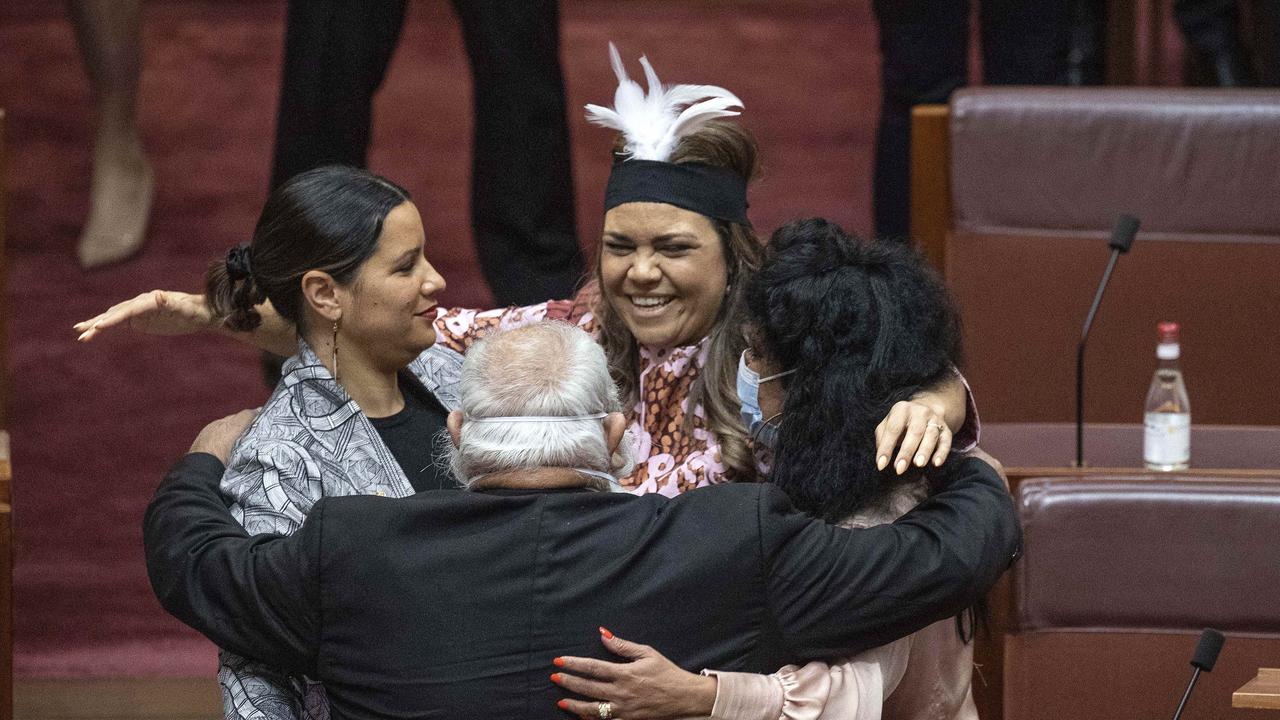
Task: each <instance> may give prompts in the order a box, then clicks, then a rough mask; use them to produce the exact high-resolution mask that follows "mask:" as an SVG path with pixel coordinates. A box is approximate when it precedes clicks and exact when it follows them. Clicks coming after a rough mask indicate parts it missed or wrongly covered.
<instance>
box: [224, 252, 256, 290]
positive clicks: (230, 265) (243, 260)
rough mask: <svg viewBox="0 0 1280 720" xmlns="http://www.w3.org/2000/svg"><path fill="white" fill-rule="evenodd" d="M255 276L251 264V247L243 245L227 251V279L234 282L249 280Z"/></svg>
mask: <svg viewBox="0 0 1280 720" xmlns="http://www.w3.org/2000/svg"><path fill="white" fill-rule="evenodd" d="M252 276H253V267H252V266H251V265H250V264H249V246H248V245H246V244H244V243H241V244H239V245H236V246H235V247H233V248H231V249H230V250H228V251H227V277H228V278H229V279H230V280H231V281H232V282H239V281H241V280H248V279H249V278H251V277H252Z"/></svg>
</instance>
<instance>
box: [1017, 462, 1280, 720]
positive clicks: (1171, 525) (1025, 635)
mask: <svg viewBox="0 0 1280 720" xmlns="http://www.w3.org/2000/svg"><path fill="white" fill-rule="evenodd" d="M1017 499H1018V507H1019V512H1020V515H1021V518H1022V523H1023V530H1024V533H1025V537H1024V545H1023V548H1024V555H1023V558H1022V560H1021V561H1020V562H1019V563H1018V565H1016V566H1015V568H1014V571H1013V576H1012V585H1013V596H1014V598H1013V608H1012V617H1011V618H1010V621H1011V628H1010V630H1011V632H1010V633H1009V634H1007V635H1006V636H1005V661H1004V717H1005V719H1006V720H1053V719H1054V718H1064V719H1065V718H1108V719H1110V718H1117V719H1120V718H1161V717H1172V715H1173V712H1174V710H1175V709H1176V708H1177V705H1178V701H1179V700H1180V699H1181V697H1182V693H1183V690H1184V689H1185V688H1186V684H1187V681H1188V680H1189V678H1190V675H1191V666H1190V664H1189V663H1190V659H1191V654H1192V651H1193V650H1194V648H1195V645H1196V641H1197V639H1198V635H1199V633H1200V631H1201V630H1203V629H1204V628H1205V627H1213V628H1216V629H1218V630H1220V631H1222V632H1223V633H1225V634H1226V636H1227V641H1226V645H1225V647H1224V648H1223V650H1222V654H1221V655H1220V657H1219V659H1218V663H1217V666H1216V667H1215V668H1214V670H1213V671H1212V672H1211V673H1208V674H1203V675H1201V678H1200V681H1199V683H1198V684H1197V687H1196V691H1195V694H1194V695H1193V696H1192V698H1191V701H1190V703H1189V704H1188V707H1187V710H1186V712H1185V713H1184V715H1183V717H1184V718H1186V720H1197V719H1199V720H1222V719H1224V718H1242V719H1244V718H1250V717H1259V718H1261V717H1268V716H1267V715H1265V714H1264V713H1262V712H1261V711H1245V710H1232V709H1231V693H1232V692H1233V691H1234V690H1236V689H1237V688H1239V687H1240V686H1241V685H1243V684H1244V683H1246V682H1248V681H1249V680H1251V679H1252V678H1253V677H1254V675H1255V674H1256V673H1257V670H1258V668H1259V667H1277V666H1280V540H1278V539H1280V471H1277V473H1276V474H1275V476H1274V477H1258V478H1256V479H1252V480H1244V479H1239V478H1222V479H1215V478H1205V477H1195V478H1192V477H1178V476H1169V475H1167V474H1158V475H1132V476H1114V477H1094V478H1087V479H1082V478H1036V479H1031V480H1027V481H1025V482H1023V483H1022V485H1021V487H1020V488H1019V491H1018V496H1017Z"/></svg>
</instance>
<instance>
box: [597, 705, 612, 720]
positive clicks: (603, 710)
mask: <svg viewBox="0 0 1280 720" xmlns="http://www.w3.org/2000/svg"><path fill="white" fill-rule="evenodd" d="M596 712H598V713H600V720H612V718H613V703H607V702H602V703H600V704H599V705H598V706H596Z"/></svg>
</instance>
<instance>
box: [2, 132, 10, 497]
mask: <svg viewBox="0 0 1280 720" xmlns="http://www.w3.org/2000/svg"><path fill="white" fill-rule="evenodd" d="M4 120H5V116H4V110H3V109H0V428H7V427H9V398H10V397H12V396H11V395H10V393H9V387H10V386H9V308H8V302H9V261H8V259H7V257H6V252H5V243H4V224H5V223H4V221H5V216H6V214H7V210H8V207H7V204H6V198H7V195H6V193H5V188H6V187H8V182H7V179H6V177H5V170H6V169H7V168H6V165H5V141H4ZM4 502H8V498H7V497H6V498H5V500H4Z"/></svg>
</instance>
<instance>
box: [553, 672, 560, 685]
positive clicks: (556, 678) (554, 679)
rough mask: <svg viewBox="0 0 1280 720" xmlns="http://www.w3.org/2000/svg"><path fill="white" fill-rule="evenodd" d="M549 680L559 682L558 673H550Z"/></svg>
mask: <svg viewBox="0 0 1280 720" xmlns="http://www.w3.org/2000/svg"><path fill="white" fill-rule="evenodd" d="M551 682H553V683H557V684H559V682H560V673H551Z"/></svg>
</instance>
